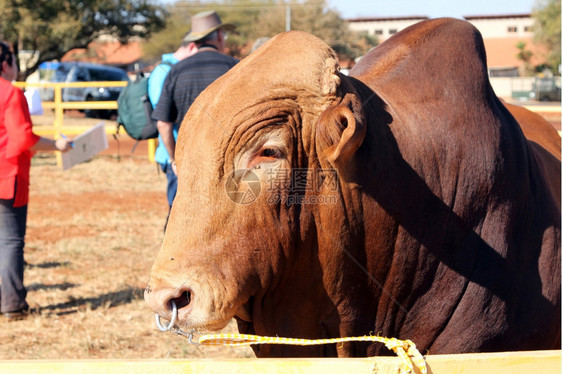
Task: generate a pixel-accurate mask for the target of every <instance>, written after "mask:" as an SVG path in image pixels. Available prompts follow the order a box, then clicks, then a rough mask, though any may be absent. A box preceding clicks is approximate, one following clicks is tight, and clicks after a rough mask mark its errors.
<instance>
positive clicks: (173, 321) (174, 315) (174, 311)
mask: <svg viewBox="0 0 562 374" xmlns="http://www.w3.org/2000/svg"><path fill="white" fill-rule="evenodd" d="M171 303H172V319H171V320H170V323H169V324H168V326H162V323H161V322H160V315H158V314H155V315H154V317H155V319H156V326H157V327H158V330H160V331H162V332H166V331H171V330H172V327H174V325H175V324H176V319H177V318H178V307H177V306H176V302H175V301H174V300H172V301H171Z"/></svg>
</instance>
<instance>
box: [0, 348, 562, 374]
mask: <svg viewBox="0 0 562 374" xmlns="http://www.w3.org/2000/svg"><path fill="white" fill-rule="evenodd" d="M425 359H426V362H427V366H428V372H429V373H430V374H431V373H432V374H461V373H462V374H484V373H486V374H487V373H493V374H528V373H537V374H539V373H540V374H558V373H560V371H561V355H560V351H559V350H556V351H532V352H501V353H470V354H457V355H428V356H425ZM401 363H402V361H401V360H400V358H398V357H374V358H325V359H321V358H315V359H312V358H293V359H291V358H287V359H194V360H185V359H181V360H57V361H43V360H29V361H0V373H2V374H4V373H18V374H31V373H33V374H36V373H38V374H42V373H60V374H67V373H68V374H74V373H82V374H83V373H86V374H87V373H104V374H105V373H108V374H113V373H115V374H126V373H135V374H162V373H166V374H176V373H177V374H179V373H182V374H184V373H188V374H189V373H194V374H195V373H204V374H214V373H216V374H219V373H220V374H222V373H234V374H235V373H240V374H254V373H255V374H257V373H278V372H282V373H287V374H291V373H318V374H332V373H334V374H335V373H338V374H340V373H354V374H355V373H357V374H361V373H365V374H367V373H368V374H372V373H377V374H387V373H388V374H390V373H392V374H397V373H403V371H400V370H401V368H400V364H401Z"/></svg>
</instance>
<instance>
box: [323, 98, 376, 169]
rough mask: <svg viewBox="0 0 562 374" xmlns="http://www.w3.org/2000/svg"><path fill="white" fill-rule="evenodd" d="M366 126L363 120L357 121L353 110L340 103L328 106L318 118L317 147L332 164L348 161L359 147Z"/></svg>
mask: <svg viewBox="0 0 562 374" xmlns="http://www.w3.org/2000/svg"><path fill="white" fill-rule="evenodd" d="M366 133H367V128H366V127H365V125H364V124H363V121H357V120H356V119H355V115H354V113H353V111H352V110H351V109H350V108H349V107H348V106H347V105H346V104H345V103H341V104H339V105H336V106H334V107H331V108H328V109H327V110H326V111H324V113H322V115H321V116H320V119H319V120H318V126H317V141H318V144H317V145H318V147H319V149H320V150H321V151H322V153H323V154H324V156H325V157H326V159H327V160H328V161H329V162H331V163H333V164H336V165H337V164H341V163H342V162H346V161H349V160H350V159H351V158H352V157H353V155H354V154H355V151H357V149H359V147H360V146H361V144H363V140H364V139H365V135H366Z"/></svg>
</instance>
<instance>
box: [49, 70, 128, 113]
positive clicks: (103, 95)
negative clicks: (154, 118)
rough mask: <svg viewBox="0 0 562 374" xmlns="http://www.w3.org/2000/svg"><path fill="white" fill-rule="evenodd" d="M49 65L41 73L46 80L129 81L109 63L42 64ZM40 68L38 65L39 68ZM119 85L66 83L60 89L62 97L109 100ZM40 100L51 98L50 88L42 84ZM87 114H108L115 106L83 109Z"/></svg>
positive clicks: (122, 72)
mask: <svg viewBox="0 0 562 374" xmlns="http://www.w3.org/2000/svg"><path fill="white" fill-rule="evenodd" d="M45 66H49V67H51V70H53V71H51V72H48V73H46V74H43V75H45V77H46V79H45V80H46V81H50V82H103V81H127V82H128V81H129V77H128V76H127V73H126V72H125V70H123V69H119V68H116V67H112V66H106V65H97V64H90V63H84V62H61V63H58V64H52V63H51V65H45ZM40 69H41V68H40ZM121 90H123V87H68V88H63V89H62V101H113V100H117V97H118V96H119V93H120V92H121ZM40 95H41V100H43V101H53V100H54V90H53V89H52V88H42V89H41V90H40ZM84 112H85V113H86V116H88V117H99V118H110V117H111V115H112V114H114V113H115V110H111V109H100V110H92V109H86V110H84Z"/></svg>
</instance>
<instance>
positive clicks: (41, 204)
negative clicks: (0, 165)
mask: <svg viewBox="0 0 562 374" xmlns="http://www.w3.org/2000/svg"><path fill="white" fill-rule="evenodd" d="M34 121H35V122H38V123H40V122H41V119H39V118H34ZM67 122H68V123H73V122H76V123H80V124H84V123H89V122H92V124H93V123H97V122H98V121H97V120H90V119H83V118H80V116H77V115H75V116H72V115H71V116H70V117H69V118H68V121H67V120H66V119H65V125H67V124H68V123H67ZM39 126H40V125H39ZM108 139H109V144H110V149H109V150H107V151H105V152H103V154H101V155H100V156H97V157H95V158H94V159H93V160H91V161H90V162H86V163H83V164H80V165H77V166H75V167H73V168H72V169H69V170H67V171H62V170H61V169H60V168H59V167H58V166H57V165H56V159H55V157H54V155H53V154H49V153H39V154H37V155H36V156H35V157H34V159H33V160H32V168H31V170H32V171H31V185H30V202H29V213H28V229H27V236H26V247H25V260H26V262H27V267H26V269H25V285H26V287H27V288H28V298H27V300H28V303H29V304H30V305H31V307H32V308H33V309H34V311H35V314H33V315H32V316H30V317H28V318H27V319H26V320H23V321H14V322H7V321H5V320H2V319H0V323H1V324H2V329H0V341H1V342H2V344H1V345H0V360H2V359H9V360H11V359H88V358H118V359H127V358H131V359H133V358H166V357H169V358H190V357H197V358H201V357H253V353H252V351H251V349H250V348H248V347H243V348H226V347H225V348H222V347H200V346H195V345H191V344H189V342H188V341H187V340H186V339H185V338H183V337H180V336H177V335H172V334H170V333H162V332H160V331H158V330H157V329H156V326H155V323H154V314H153V313H152V311H151V310H150V309H149V308H148V306H147V305H146V304H145V303H144V301H143V290H144V288H145V287H146V285H147V282H148V279H149V275H150V267H151V265H152V262H153V260H154V257H155V256H156V253H157V251H158V249H159V246H160V243H161V241H162V238H163V225H164V221H165V218H166V215H167V209H168V208H167V201H166V196H165V186H166V178H165V176H164V175H163V174H162V173H161V172H158V170H157V167H156V165H155V164H151V163H149V162H148V161H147V150H146V142H143V143H141V144H139V146H138V147H137V149H136V150H135V152H134V153H132V154H131V149H132V147H133V145H134V142H133V141H131V140H129V139H127V136H126V135H121V137H120V139H121V140H120V141H119V142H117V141H116V140H115V139H113V137H112V136H110V137H109V138H108ZM118 150H119V153H118ZM235 330H236V328H235V324H234V323H232V324H231V325H229V326H228V327H227V329H226V330H225V331H228V332H235Z"/></svg>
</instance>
